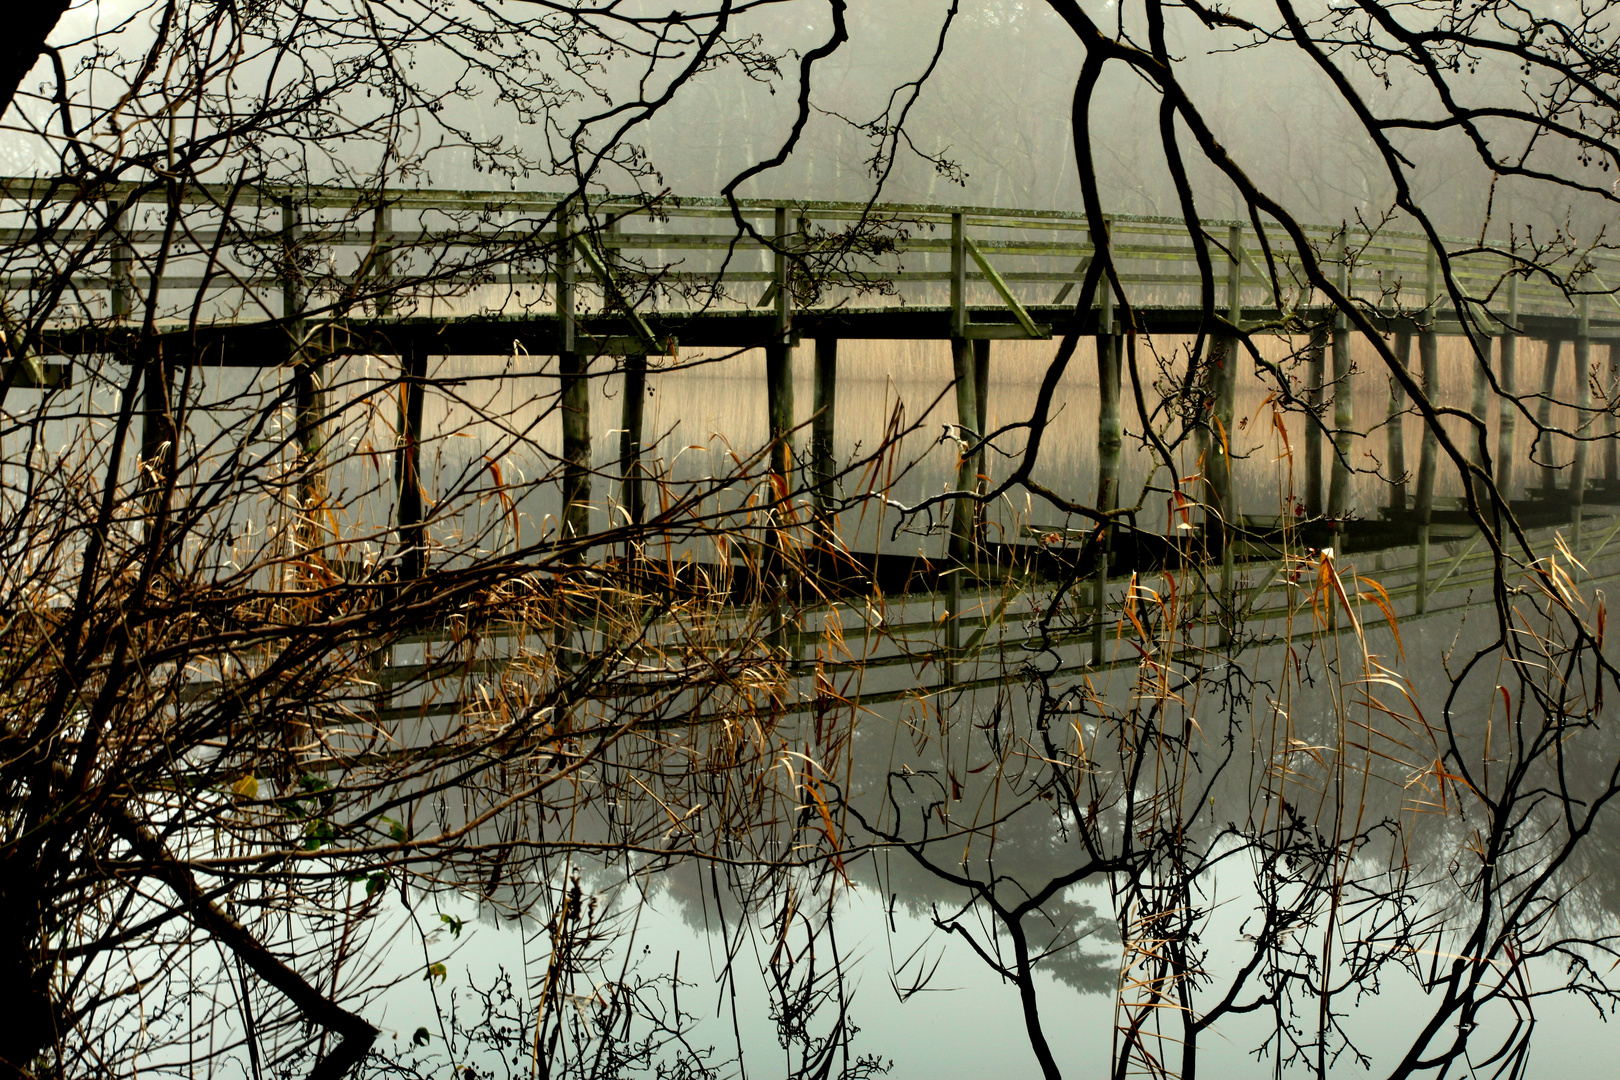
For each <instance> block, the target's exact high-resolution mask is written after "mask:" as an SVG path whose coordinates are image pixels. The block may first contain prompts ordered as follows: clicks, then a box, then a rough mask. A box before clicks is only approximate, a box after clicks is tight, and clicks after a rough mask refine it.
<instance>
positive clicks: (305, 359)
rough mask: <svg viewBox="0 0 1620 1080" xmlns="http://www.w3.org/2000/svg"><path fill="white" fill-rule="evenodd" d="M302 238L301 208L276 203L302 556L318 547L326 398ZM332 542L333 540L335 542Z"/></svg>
mask: <svg viewBox="0 0 1620 1080" xmlns="http://www.w3.org/2000/svg"><path fill="white" fill-rule="evenodd" d="M303 238H304V222H303V212H302V208H301V207H300V206H299V205H298V203H297V202H296V201H294V200H293V199H292V198H290V197H288V198H283V199H282V200H281V245H282V269H281V317H282V320H283V321H284V323H285V326H286V333H287V338H288V348H289V352H290V359H291V361H292V367H293V388H294V394H295V397H296V404H295V414H294V430H295V431H296V433H297V440H298V456H299V462H298V470H299V477H298V503H299V510H298V512H299V516H300V519H301V520H300V524H299V528H298V529H297V542H298V544H299V546H300V547H301V548H303V549H304V550H306V551H310V550H315V549H317V548H319V547H321V546H322V528H321V508H322V504H323V503H324V502H325V496H326V484H325V479H326V478H325V473H324V468H325V463H324V458H325V455H326V431H325V427H326V393H325V386H324V385H323V383H324V380H325V371H324V367H323V365H322V364H321V363H320V361H319V360H318V359H317V358H316V357H314V356H312V355H311V350H310V348H309V342H308V334H309V327H308V324H307V323H306V322H305V320H304V317H303V316H304V307H305V303H306V300H307V297H306V295H305V291H304V281H303V275H302V272H301V271H300V270H299V266H298V247H299V245H300V244H301V243H302V242H303ZM334 539H335V538H334Z"/></svg>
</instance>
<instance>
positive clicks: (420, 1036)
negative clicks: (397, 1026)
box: [411, 1027, 433, 1046]
mask: <svg viewBox="0 0 1620 1080" xmlns="http://www.w3.org/2000/svg"><path fill="white" fill-rule="evenodd" d="M431 1038H433V1036H432V1035H429V1034H428V1029H427V1028H425V1027H419V1028H417V1029H416V1034H414V1035H412V1036H411V1042H412V1043H413V1044H415V1045H416V1046H426V1045H427V1044H428V1040H430V1039H431Z"/></svg>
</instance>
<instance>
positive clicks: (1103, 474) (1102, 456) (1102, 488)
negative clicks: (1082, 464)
mask: <svg viewBox="0 0 1620 1080" xmlns="http://www.w3.org/2000/svg"><path fill="white" fill-rule="evenodd" d="M1119 353H1121V340H1119V335H1118V334H1116V327H1115V321H1113V291H1111V290H1110V287H1108V280H1106V279H1103V287H1102V295H1100V304H1098V309H1097V398H1098V415H1097V512H1098V513H1103V515H1108V513H1113V512H1115V510H1118V508H1119V465H1121V458H1123V453H1124V424H1123V423H1121V419H1119V385H1121V376H1123V368H1121V359H1123V358H1121V355H1119ZM1113 536H1115V526H1113V521H1105V523H1103V526H1102V538H1100V542H1098V551H1097V580H1095V588H1093V593H1092V664H1102V662H1105V659H1106V656H1105V651H1106V646H1108V636H1106V635H1108V625H1106V622H1108V570H1110V567H1108V560H1110V557H1111V555H1113Z"/></svg>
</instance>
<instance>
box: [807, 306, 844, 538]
mask: <svg viewBox="0 0 1620 1080" xmlns="http://www.w3.org/2000/svg"><path fill="white" fill-rule="evenodd" d="M814 395H815V396H814V397H813V398H812V399H811V404H812V406H813V407H814V410H815V416H814V417H813V418H812V419H811V421H810V478H811V483H813V484H814V485H815V493H814V499H815V508H816V513H817V514H818V515H819V516H821V517H823V518H825V517H826V515H827V512H828V510H829V508H830V507H831V506H832V503H833V492H832V479H833V474H834V473H835V472H836V470H837V466H836V465H835V464H834V457H833V447H834V445H835V444H834V441H833V440H834V439H835V437H836V434H837V425H836V423H835V419H836V416H837V409H836V406H837V401H838V339H837V338H835V337H824V338H816V372H815V390H814ZM823 532H824V536H823V538H824V539H830V536H828V535H826V532H825V527H824V530H823Z"/></svg>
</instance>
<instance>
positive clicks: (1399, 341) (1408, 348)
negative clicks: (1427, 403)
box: [1384, 330, 1412, 517]
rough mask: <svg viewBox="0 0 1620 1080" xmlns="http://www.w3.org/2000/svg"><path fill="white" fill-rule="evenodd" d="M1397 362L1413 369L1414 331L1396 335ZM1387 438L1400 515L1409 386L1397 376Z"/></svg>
mask: <svg viewBox="0 0 1620 1080" xmlns="http://www.w3.org/2000/svg"><path fill="white" fill-rule="evenodd" d="M1395 362H1396V363H1398V364H1400V366H1401V370H1402V371H1408V372H1409V371H1411V370H1412V333H1411V331H1409V330H1400V331H1397V332H1396V334H1395ZM1384 424H1385V427H1384V437H1385V440H1386V443H1385V445H1386V447H1387V449H1386V451H1385V457H1387V458H1388V460H1387V461H1386V462H1385V463H1384V467H1385V470H1386V471H1387V472H1388V473H1389V502H1388V504H1387V505H1388V506H1389V509H1390V512H1391V513H1392V514H1393V515H1395V516H1397V517H1398V516H1399V515H1401V514H1404V513H1405V512H1406V388H1405V387H1404V386H1402V385H1401V381H1400V380H1399V379H1397V378H1396V377H1395V376H1394V375H1391V376H1390V377H1389V405H1388V407H1387V408H1386V409H1385V410H1384Z"/></svg>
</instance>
